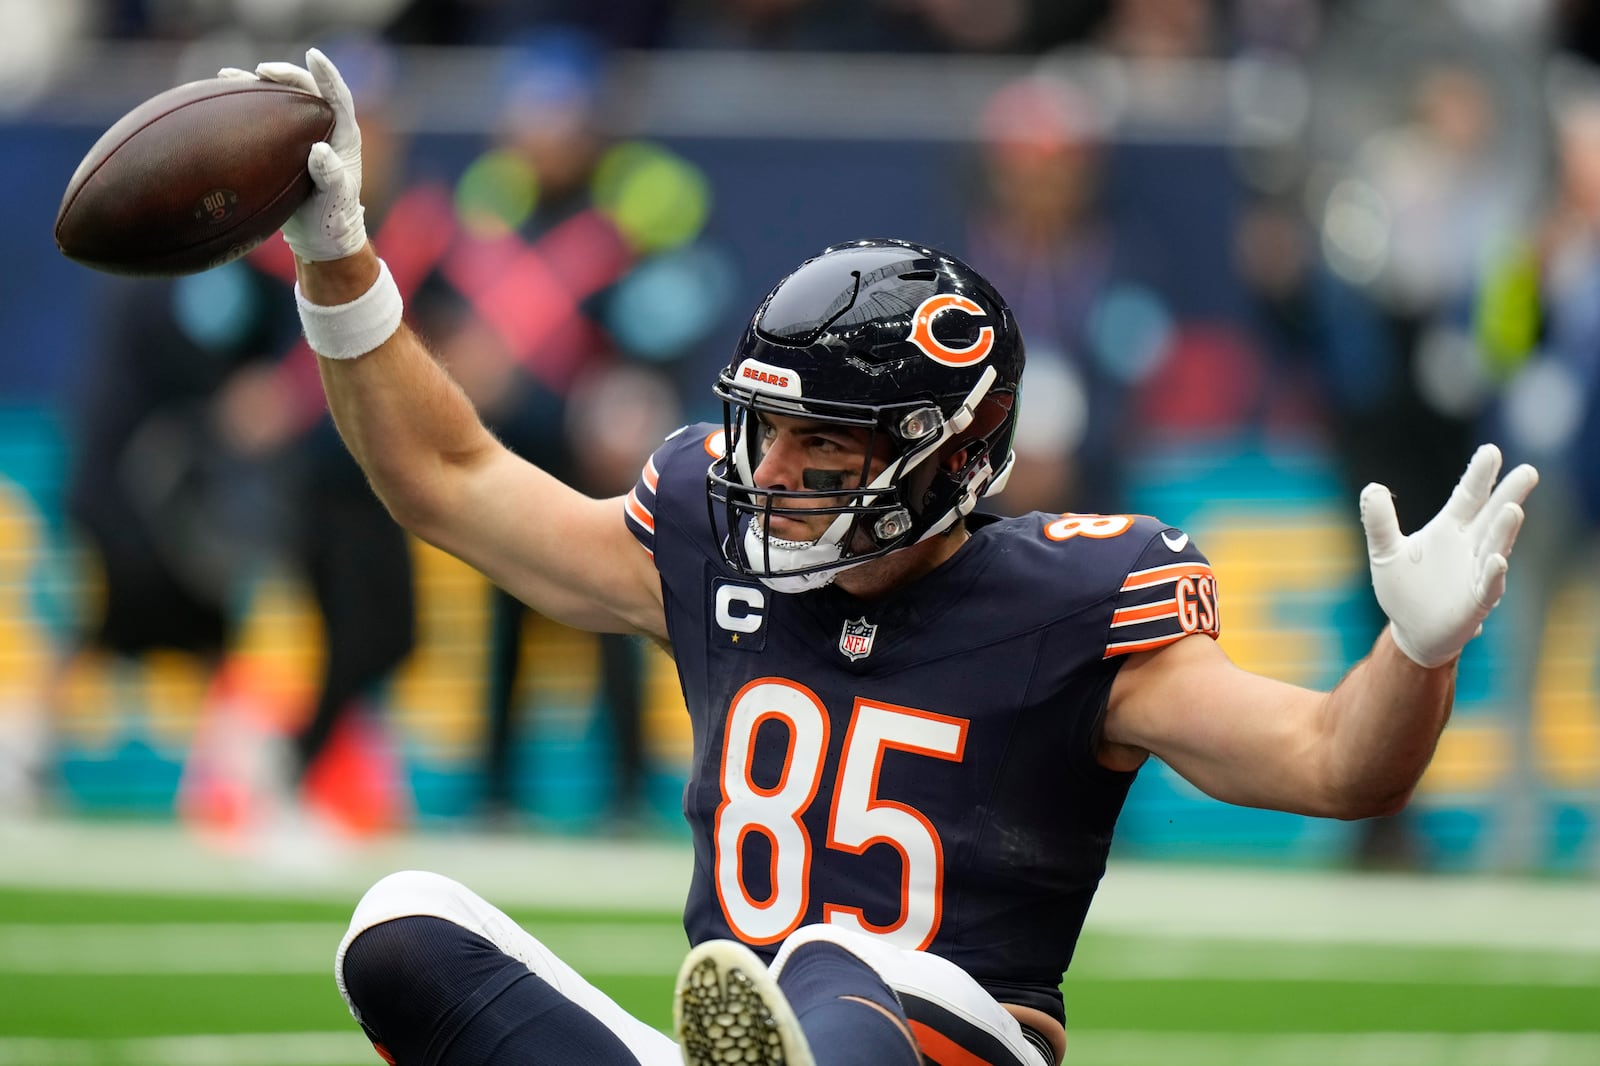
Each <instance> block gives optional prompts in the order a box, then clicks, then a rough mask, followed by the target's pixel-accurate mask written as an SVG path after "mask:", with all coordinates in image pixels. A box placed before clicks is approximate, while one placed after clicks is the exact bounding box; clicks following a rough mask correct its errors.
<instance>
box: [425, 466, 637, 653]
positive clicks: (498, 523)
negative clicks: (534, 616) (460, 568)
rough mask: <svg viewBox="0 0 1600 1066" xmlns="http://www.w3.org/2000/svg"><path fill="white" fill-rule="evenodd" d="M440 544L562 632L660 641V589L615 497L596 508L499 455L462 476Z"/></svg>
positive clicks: (537, 472)
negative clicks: (457, 505)
mask: <svg viewBox="0 0 1600 1066" xmlns="http://www.w3.org/2000/svg"><path fill="white" fill-rule="evenodd" d="M461 506H462V507H463V511H464V513H463V514H462V515H460V516H458V518H457V520H456V521H453V522H451V523H450V524H449V527H448V530H447V531H446V532H443V533H441V534H440V535H439V536H438V537H429V538H428V539H430V540H433V541H434V542H435V543H437V544H438V545H439V546H440V547H441V548H443V549H444V550H446V551H448V552H450V553H451V554H452V555H455V556H457V557H459V558H461V559H462V560H463V561H465V562H467V563H468V564H470V565H471V566H473V567H474V568H476V569H478V570H480V571H482V572H483V573H484V574H485V575H487V576H488V578H489V579H490V580H491V581H493V582H494V583H495V584H497V585H499V586H500V587H501V588H503V589H505V590H506V591H507V592H509V593H510V594H511V595H513V596H515V597H517V598H518V599H520V600H522V601H523V602H524V603H526V604H528V605H529V606H531V607H533V608H534V609H535V610H537V611H539V613H541V614H544V615H546V616H548V617H550V618H553V619H555V620H556V621H559V622H562V623H564V624H566V625H571V626H575V627H577V628H580V629H588V630H594V631H597V632H638V633H643V634H645V635H648V636H652V637H657V638H661V639H664V638H665V633H666V623H665V620H664V617H663V613H662V602H661V583H660V579H659V576H658V575H657V573H656V570H655V566H654V563H653V562H652V560H651V558H650V555H649V553H648V552H646V551H645V550H644V549H643V548H642V547H641V546H640V544H639V542H638V541H637V540H636V539H635V538H634V535H633V534H632V533H631V532H630V531H629V529H628V526H627V522H626V520H625V501H624V499H623V498H622V497H612V498H608V499H595V498H594V497H591V496H587V495H585V494H583V493H581V492H579V491H577V490H576V489H573V488H572V487H570V486H568V485H566V484H564V483H562V482H561V481H560V480H558V479H557V478H555V477H553V476H552V475H550V474H548V473H546V472H545V471H543V470H541V469H539V468H538V467H536V466H534V465H533V464H531V463H529V462H527V461H525V460H523V459H521V458H519V457H518V456H516V455H515V454H513V453H512V452H510V451H508V450H504V449H501V450H498V451H497V452H496V453H495V454H494V455H492V456H489V457H487V458H485V459H484V460H483V461H482V462H481V463H480V464H479V465H478V468H477V469H475V470H473V471H472V473H471V474H470V475H469V478H468V484H467V487H466V491H465V492H464V493H463V496H462V500H461Z"/></svg>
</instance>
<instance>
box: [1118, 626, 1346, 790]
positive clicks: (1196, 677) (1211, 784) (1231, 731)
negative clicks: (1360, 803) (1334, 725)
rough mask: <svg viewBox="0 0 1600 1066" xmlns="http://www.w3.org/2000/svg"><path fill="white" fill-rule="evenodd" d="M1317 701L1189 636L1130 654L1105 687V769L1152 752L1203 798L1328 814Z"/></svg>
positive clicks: (1314, 696)
mask: <svg viewBox="0 0 1600 1066" xmlns="http://www.w3.org/2000/svg"><path fill="white" fill-rule="evenodd" d="M1323 706H1324V705H1323V696H1322V694H1320V693H1317V692H1312V691H1310V690H1308V689H1304V688H1300V687H1298V686H1295V685H1290V684H1286V683H1284V682H1281V681H1276V680H1273V679H1271V678H1266V677H1262V676H1260V675H1258V674H1253V673H1250V672H1249V671H1247V670H1243V669H1241V668H1239V667H1238V666H1236V665H1235V664H1234V663H1233V662H1232V661H1231V660H1230V659H1229V658H1228V656H1227V654H1226V653H1225V652H1224V651H1223V650H1222V648H1221V647H1220V646H1219V645H1218V644H1217V643H1216V642H1215V641H1213V640H1211V639H1209V638H1208V637H1203V636H1191V637H1187V638H1184V639H1182V640H1179V641H1177V642H1175V643H1172V644H1169V645H1167V646H1165V647H1162V648H1160V649H1158V650H1155V651H1149V652H1143V653H1139V654H1136V655H1132V656H1129V658H1128V661H1127V662H1126V663H1125V664H1124V665H1123V667H1122V669H1121V670H1120V671H1119V672H1118V675H1117V678H1116V680H1115V682H1113V684H1112V687H1111V695H1110V701H1109V704H1108V706H1107V710H1106V717H1105V723H1104V727H1103V736H1102V741H1101V758H1102V761H1104V762H1107V763H1108V764H1110V765H1116V764H1118V763H1119V762H1120V763H1122V768H1126V763H1127V760H1128V759H1129V758H1130V756H1132V755H1135V754H1139V753H1144V752H1148V753H1149V754H1152V755H1155V756H1156V757H1157V758H1159V759H1161V760H1162V761H1163V762H1165V763H1166V764H1167V765H1168V766H1170V767H1172V769H1173V770H1175V771H1176V772H1177V773H1178V774H1179V775H1181V776H1182V777H1183V778H1184V779H1185V780H1187V781H1189V782H1190V783H1191V784H1193V785H1194V786H1195V787H1197V788H1199V789H1200V790H1201V791H1203V792H1205V793H1206V794H1207V795H1209V796H1212V797H1214V798H1216V799H1220V800H1223V801H1225V802H1228V803H1236V804H1240V805H1243V806H1247V807H1265V808H1270V809H1274V810H1287V811H1293V812H1295V813H1300V814H1327V813H1331V812H1332V811H1333V809H1334V807H1333V800H1332V797H1331V795H1329V789H1328V782H1327V774H1326V767H1325V760H1323V759H1322V758H1321V755H1320V752H1321V750H1322V749H1321V748H1320V747H1319V744H1318V736H1319V731H1320V729H1321V726H1322V724H1323V723H1322V711H1323Z"/></svg>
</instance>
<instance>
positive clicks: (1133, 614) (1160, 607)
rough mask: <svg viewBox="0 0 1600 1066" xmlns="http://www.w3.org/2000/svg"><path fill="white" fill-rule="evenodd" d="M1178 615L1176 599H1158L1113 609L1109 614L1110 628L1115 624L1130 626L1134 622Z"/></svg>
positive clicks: (1115, 625)
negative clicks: (1142, 604) (1139, 604)
mask: <svg viewBox="0 0 1600 1066" xmlns="http://www.w3.org/2000/svg"><path fill="white" fill-rule="evenodd" d="M1177 616H1178V601H1177V600H1176V599H1172V600H1158V601H1156V602H1155V603H1147V604H1145V605H1144V606H1142V607H1124V608H1122V609H1121V610H1119V611H1114V612H1113V613H1112V615H1111V628H1113V629H1115V628H1116V627H1117V626H1131V625H1133V623H1135V622H1149V621H1152V620H1154V619H1157V618H1176V617H1177Z"/></svg>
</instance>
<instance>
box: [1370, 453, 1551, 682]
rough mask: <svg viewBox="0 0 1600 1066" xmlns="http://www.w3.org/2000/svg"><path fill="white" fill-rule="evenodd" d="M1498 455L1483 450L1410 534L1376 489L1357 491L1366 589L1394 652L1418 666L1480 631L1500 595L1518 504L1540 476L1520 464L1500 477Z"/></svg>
mask: <svg viewBox="0 0 1600 1066" xmlns="http://www.w3.org/2000/svg"><path fill="white" fill-rule="evenodd" d="M1499 473H1500V449H1499V448H1496V447H1495V446H1494V445H1492V444H1485V445H1484V446H1483V447H1481V448H1479V449H1478V450H1477V452H1476V453H1475V454H1474V455H1473V457H1472V461H1471V462H1470V463H1468V464H1467V471H1466V473H1465V474H1462V475H1461V481H1460V483H1459V484H1457V485H1456V488H1455V491H1454V492H1453V493H1451V494H1450V500H1449V502H1448V503H1446V504H1445V505H1444V509H1443V510H1441V511H1440V512H1439V513H1438V514H1437V515H1435V516H1434V517H1433V519H1432V521H1430V522H1429V523H1428V524H1427V525H1425V526H1423V527H1422V528H1421V529H1419V530H1417V531H1416V532H1415V533H1413V534H1411V535H1410V536H1403V535H1401V533H1400V523H1399V521H1398V520H1397V519H1396V517H1395V512H1394V500H1393V499H1392V498H1391V496H1390V493H1389V490H1388V489H1387V488H1386V487H1385V486H1383V485H1379V484H1376V483H1374V484H1371V485H1368V486H1367V487H1366V488H1365V489H1362V490H1361V524H1362V526H1363V527H1365V529H1366V533H1367V557H1368V560H1369V561H1370V562H1371V564H1372V587H1373V590H1374V591H1375V592H1376V593H1377V595H1378V603H1379V605H1380V606H1382V607H1383V610H1384V613H1385V614H1387V615H1388V616H1389V623H1390V634H1391V635H1392V636H1393V637H1394V642H1395V644H1396V645H1398V646H1399V648H1400V650H1401V651H1403V652H1405V653H1406V655H1407V656H1408V657H1409V658H1410V659H1411V660H1412V661H1414V662H1416V663H1417V664H1419V665H1421V666H1427V667H1433V666H1442V665H1444V664H1445V663H1448V662H1450V661H1451V660H1452V659H1454V658H1455V657H1456V656H1458V655H1460V654H1461V649H1462V648H1463V647H1465V646H1466V643H1467V641H1469V640H1471V639H1472V638H1473V637H1475V636H1477V635H1478V634H1479V633H1480V632H1482V631H1483V620H1484V619H1485V618H1486V617H1488V615H1489V612H1490V611H1491V610H1493V609H1494V606H1495V604H1497V603H1499V602H1500V597H1501V596H1502V595H1503V594H1504V593H1505V590H1506V565H1507V564H1506V560H1507V558H1508V557H1509V556H1510V555H1511V546H1512V545H1513V544H1514V543H1515V542H1516V539H1517V531H1518V530H1520V529H1521V528H1522V501H1523V500H1525V499H1527V498H1528V493H1529V492H1531V491H1533V487H1534V485H1536V484H1538V482H1539V473H1538V471H1536V470H1535V469H1534V468H1533V467H1531V466H1528V465H1527V464H1523V465H1522V466H1519V467H1517V468H1516V469H1515V470H1513V471H1511V472H1510V473H1509V474H1507V475H1506V476H1505V477H1504V478H1502V479H1501V480H1500V482H1499V484H1498V485H1497V484H1496V483H1495V479H1496V478H1497V477H1498V476H1499Z"/></svg>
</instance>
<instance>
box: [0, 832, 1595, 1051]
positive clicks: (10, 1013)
mask: <svg viewBox="0 0 1600 1066" xmlns="http://www.w3.org/2000/svg"><path fill="white" fill-rule="evenodd" d="M108 839H109V838H108ZM76 843H77V846H83V845H82V842H81V841H78V842H76ZM4 844H5V841H4V840H0V847H3V846H4ZM496 846H497V847H503V855H504V858H503V859H501V860H499V862H500V863H501V864H502V865H503V864H505V863H509V862H514V861H515V860H514V858H513V857H514V856H516V855H517V854H518V850H519V849H518V846H517V844H516V842H515V841H507V842H505V843H504V844H503V845H496ZM526 847H527V848H528V849H529V850H530V851H531V852H532V853H533V854H537V853H538V849H537V846H536V845H534V844H529V845H527V846H526ZM135 850H137V849H135ZM22 851H23V852H24V853H25V854H24V855H23V861H24V862H26V861H27V855H26V852H27V849H26V848H24V849H22ZM495 854H497V855H498V854H501V852H496V853H495ZM626 854H627V853H626V851H625V850H622V851H617V850H613V851H612V852H610V853H609V854H608V855H607V856H605V858H604V863H605V864H606V865H605V866H603V867H602V868H604V869H611V870H615V869H616V868H617V864H618V863H625V862H627V859H626ZM619 856H620V857H619ZM35 858H36V859H37V856H35ZM430 858H434V859H439V860H441V861H440V862H438V863H435V865H436V866H437V865H446V866H447V865H450V863H451V861H452V854H450V853H447V854H444V855H433V856H430ZM148 859H149V862H150V863H152V864H156V865H159V866H163V867H171V866H172V865H173V860H172V859H171V858H170V857H169V856H165V855H162V854H157V853H151V854H149V855H148ZM475 861H484V862H486V861H487V860H475ZM55 862H56V863H57V864H58V865H59V866H60V868H61V869H63V870H68V869H74V868H76V866H75V865H74V863H73V856H71V855H59V856H56V858H55ZM94 864H95V856H94V855H92V854H91V855H81V856H79V857H78V865H82V866H83V867H85V868H92V867H93V866H94ZM106 865H108V866H109V867H110V869H109V871H103V872H106V873H108V880H109V883H111V884H119V885H121V886H123V887H124V888H126V891H117V890H112V889H105V888H100V889H88V888H85V887H84V886H82V885H80V884H66V885H60V884H49V883H17V882H49V881H52V880H56V881H70V880H72V879H71V878H67V877H52V875H51V873H50V864H49V862H40V861H35V862H34V863H33V865H32V867H31V868H30V869H31V871H32V872H28V873H24V872H21V868H20V867H18V866H16V865H13V864H11V863H10V862H8V863H7V868H8V871H9V872H11V873H12V874H13V875H14V876H12V877H10V878H5V877H0V882H3V881H7V880H9V881H11V882H12V884H11V886H10V887H0V1066H67V1064H70V1066H100V1064H106V1066H112V1064H117V1066H189V1064H195V1066H200V1064H204V1066H254V1064H260V1066H345V1064H350V1066H356V1064H367V1066H372V1064H375V1063H377V1062H378V1061H379V1060H378V1059H377V1058H376V1056H375V1055H373V1054H372V1052H371V1051H370V1049H369V1048H368V1047H367V1046H366V1043H365V1041H364V1039H363V1038H362V1037H361V1035H360V1033H359V1032H358V1031H357V1030H356V1028H355V1026H354V1025H353V1023H351V1022H350V1020H349V1018H348V1016H347V1015H346V1013H345V1011H344V1006H343V1004H342V1003H341V1002H340V1000H339V997H338V994H337V992H336V991H335V990H334V987H333V981H332V978H331V976H330V973H331V967H330V963H331V958H332V953H333V950H334V948H335V946H336V945H337V943H338V941H339V937H340V935H341V933H342V932H343V928H344V922H345V920H346V918H347V916H348V914H349V909H350V905H351V904H352V903H353V901H354V898H355V896H356V895H358V894H359V891H358V890H357V891H356V892H355V893H354V894H349V895H346V889H345V888H344V886H343V884H342V883H340V884H318V885H315V886H310V887H307V886H304V885H300V886H295V885H290V886H288V887H287V888H286V887H285V886H284V885H282V884H276V883H267V882H262V883H261V886H260V888H259V889H251V888H249V887H247V886H246V887H240V886H239V885H228V886H227V887H226V888H225V890H221V891H219V890H217V887H216V886H218V885H219V884H221V883H222V882H223V881H224V880H226V879H225V878H219V877H218V876H217V873H216V871H215V870H212V871H210V872H209V873H207V872H205V871H201V872H199V873H197V874H195V875H194V876H193V877H189V878H184V877H181V876H178V875H177V872H175V871H173V870H171V869H170V868H169V869H164V870H154V869H152V870H146V871H144V872H143V874H142V875H136V874H135V873H134V872H132V871H138V870H140V869H142V868H141V867H140V865H139V864H138V862H137V860H136V859H134V858H130V857H128V856H125V855H121V856H107V859H106ZM467 865H471V864H470V863H469V864H467ZM41 867H42V869H41ZM485 868H488V869H501V866H497V865H489V866H486V867H485ZM119 869H120V870H126V871H129V872H128V873H127V874H126V875H125V876H121V877H118V876H117V871H118V870H119ZM442 872H447V873H448V872H451V871H450V870H448V869H446V870H444V871H442ZM158 873H164V874H166V875H167V876H166V877H165V878H163V877H158V876H156V875H157V874H158ZM365 876H366V871H364V870H353V871H350V872H349V873H348V875H347V879H348V880H349V881H350V882H352V883H355V882H360V881H361V879H362V878H364V877H365ZM585 877H592V873H585V872H583V871H580V870H573V872H572V875H571V878H569V879H568V881H569V883H568V884H567V885H566V886H565V887H566V889H567V895H568V896H571V897H573V898H576V899H584V898H594V897H592V896H591V895H588V894H586V893H585V892H584V889H583V886H582V885H581V884H577V883H576V881H581V880H583V879H584V878H585ZM86 879H87V878H86ZM258 879H259V878H258ZM462 879H463V880H465V881H467V882H468V883H469V884H470V883H473V880H472V878H471V877H467V876H463V877H462ZM494 879H496V880H504V881H505V882H506V884H505V885H504V886H503V887H504V888H505V889H506V891H507V895H508V896H510V897H512V899H513V902H512V903H511V904H510V905H508V906H507V907H506V909H507V910H508V911H509V912H510V913H511V914H512V915H513V916H514V917H516V918H518V919H519V920H521V921H522V922H523V923H524V924H525V925H526V926H527V927H528V928H530V929H533V930H535V931H536V932H537V933H538V934H539V935H540V936H541V937H542V939H544V940H545V942H546V943H547V944H548V945H549V946H550V947H551V948H553V949H554V950H555V951H556V952H557V953H558V954H560V955H562V956H563V957H564V958H566V959H567V960H568V961H569V962H571V963H572V964H573V965H574V966H575V967H576V968H577V969H578V970H579V971H580V972H583V973H585V974H586V975H587V976H589V977H590V978H591V980H593V981H594V982H595V983H596V984H597V985H599V986H600V987H602V988H604V989H605V990H606V991H607V992H609V993H610V994H611V995H613V996H614V997H615V998H616V999H617V1000H618V1001H619V1002H621V1003H622V1004H623V1005H624V1006H625V1007H627V1008H628V1009H629V1010H631V1011H633V1012H634V1013H635V1014H637V1015H638V1016H639V1017H641V1018H643V1019H645V1020H646V1021H648V1022H650V1023H652V1024H654V1025H657V1026H665V1025H666V1024H667V1022H668V1019H669V1017H670V990H671V975H672V974H673V973H674V972H675V970H676V966H677V963H678V960H679V958H680V957H681V955H682V951H683V947H684V943H683V937H682V933H681V930H680V929H679V927H678V924H677V917H676V914H675V913H674V911H673V910H672V909H671V908H670V907H668V906H665V905H663V906H660V907H655V906H653V905H651V904H652V901H653V900H656V899H660V900H661V901H662V902H663V903H665V901H666V900H668V899H670V898H672V897H673V895H674V893H675V888H674V886H672V885H662V886H659V888H658V889H657V890H655V891H653V892H652V893H651V894H650V895H648V896H646V897H645V898H644V902H643V903H641V902H640V901H639V900H635V899H629V900H625V901H623V902H622V903H620V904H619V905H617V906H614V907H603V908H599V909H597V908H594V907H580V906H575V905H573V903H572V902H570V901H569V902H567V903H565V904H561V905H550V904H548V903H538V904H533V903H529V902H527V899H528V898H529V897H528V895H527V894H525V893H520V892H517V891H515V884H516V879H515V877H514V876H513V871H512V870H509V869H506V870H503V871H502V873H501V874H499V875H498V876H497V877H496V878H494ZM574 879H575V880H574ZM1111 880H1112V881H1114V882H1115V883H1113V884H1109V885H1108V888H1107V890H1106V891H1105V892H1103V894H1102V899H1103V900H1106V901H1108V902H1109V901H1111V900H1113V899H1115V901H1116V902H1109V905H1108V906H1107V907H1106V909H1105V912H1104V915H1103V920H1099V921H1097V919H1100V918H1102V915H1101V910H1100V906H1101V905H1100V903H1099V902H1097V904H1096V911H1095V912H1094V913H1092V914H1091V917H1090V931H1089V932H1088V933H1087V934H1086V935H1085V938H1084V940H1083V942H1082V945H1081V947H1080V951H1079V956H1078V959H1077V961H1076V962H1075V964H1074V967H1073V971H1072V974H1071V975H1070V977H1069V978H1068V981H1067V983H1066V986H1065V987H1066V995H1067V1002H1068V1011H1069V1047H1068V1062H1069V1063H1074V1064H1097V1066H1124V1064H1126V1066H1146V1064H1148V1066H1171V1064H1184V1066H1208V1064H1212V1063H1215V1064H1217V1066H1222V1064H1224V1063H1226V1064H1228V1066H1241V1064H1242V1066H1279V1064H1282V1066H1324V1064H1326V1066H1343V1064H1352V1066H1354V1064H1361V1066H1387V1064H1395V1066H1433V1064H1439V1066H1446V1064H1448V1066H1477V1064H1482V1066H1490V1064H1493V1066H1594V1064H1595V1063H1600V886H1595V885H1594V884H1592V883H1590V884H1587V885H1585V884H1559V885H1549V886H1540V885H1527V886H1520V885H1503V884H1482V883H1477V882H1470V881H1468V882H1451V881H1448V880H1445V881H1428V880H1426V879H1414V880H1404V881H1401V880H1394V881H1383V880H1381V879H1378V880H1375V879H1370V878H1368V879H1361V878H1349V879H1329V878H1314V877H1309V876H1306V875H1300V874H1281V873H1280V874H1270V873H1269V874H1241V873H1237V872H1230V871H1207V870H1205V869H1203V868H1202V869H1198V870H1190V871H1182V870H1178V871H1168V870H1162V869H1159V868H1157V869H1154V870H1142V869H1138V870H1133V871H1131V872H1128V873H1124V872H1123V871H1121V870H1114V871H1113V874H1112V875H1111ZM101 883H106V882H104V881H103V882H101ZM152 885H155V886H157V887H156V888H152V887H151V886H152ZM175 886H176V887H175ZM197 888H198V889H199V890H198V891H197V890H196V889H197ZM1112 890H1115V892H1114V893H1113V891H1112ZM484 894H485V895H488V896H491V898H493V897H494V893H493V892H492V891H487V890H486V891H485V893H484ZM601 895H602V896H603V893H602V894H601ZM1590 903H1593V904H1594V906H1593V907H1590V906H1589V904H1590Z"/></svg>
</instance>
